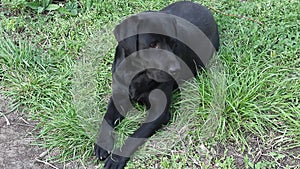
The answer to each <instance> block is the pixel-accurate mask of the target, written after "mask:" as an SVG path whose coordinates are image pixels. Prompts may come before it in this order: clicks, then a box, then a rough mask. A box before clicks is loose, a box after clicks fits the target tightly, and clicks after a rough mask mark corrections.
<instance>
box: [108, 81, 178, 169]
mask: <svg viewBox="0 0 300 169" xmlns="http://www.w3.org/2000/svg"><path fill="white" fill-rule="evenodd" d="M172 90H173V83H171V82H169V83H165V84H162V85H160V86H159V88H158V90H157V89H155V90H153V91H152V92H151V94H150V96H149V103H150V105H151V107H150V108H149V109H148V112H147V113H148V114H147V118H146V120H145V122H144V123H142V125H141V126H140V128H139V129H137V130H136V131H135V132H134V133H133V134H132V135H131V136H130V137H129V138H128V139H127V140H126V141H125V143H124V144H123V146H122V147H121V148H120V149H117V150H115V151H114V152H113V154H112V156H111V157H110V158H107V161H106V162H105V166H104V168H105V169H123V168H124V167H125V165H126V163H127V161H128V160H129V159H130V156H131V155H132V154H133V153H134V152H135V151H136V150H137V149H138V148H139V147H140V146H141V145H142V144H144V143H145V141H146V140H147V138H149V137H151V136H152V135H153V134H154V133H155V132H156V131H157V130H158V129H160V128H161V127H162V125H163V124H167V123H168V122H169V120H170V113H169V108H170V103H171V97H172Z"/></svg>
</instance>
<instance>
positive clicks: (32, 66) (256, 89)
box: [0, 0, 300, 169]
mask: <svg viewBox="0 0 300 169" xmlns="http://www.w3.org/2000/svg"><path fill="white" fill-rule="evenodd" d="M31 2H33V1H31ZM34 2H36V3H29V4H28V3H27V1H26V0H2V1H1V2H0V34H1V39H0V64H1V66H0V85H1V86H3V90H2V91H0V92H1V93H2V94H5V95H7V96H9V97H10V98H11V99H12V100H13V104H12V105H11V106H12V108H13V109H17V110H19V111H23V112H25V113H26V114H27V115H28V117H30V118H32V119H35V120H38V121H39V124H38V126H36V128H37V131H38V132H37V133H36V138H37V144H38V145H39V146H42V147H45V148H46V149H49V150H50V151H55V152H59V153H56V155H55V156H53V157H52V158H53V159H52V161H59V162H67V161H71V160H78V159H80V160H81V161H82V163H83V164H82V165H86V164H87V165H91V164H96V166H98V167H101V166H102V165H103V163H99V164H98V163H96V159H95V158H94V157H93V144H94V142H95V140H96V137H97V132H98V131H97V130H98V126H99V124H100V122H101V121H102V116H103V114H104V113H105V110H106V106H107V103H108V98H109V96H110V94H111V89H110V85H111V65H112V61H113V60H112V59H113V57H114V50H115V49H114V48H115V45H116V43H117V42H116V40H115V39H114V36H113V32H112V31H113V29H114V27H115V26H116V25H117V24H118V23H120V21H122V19H124V18H126V16H129V15H131V14H135V13H138V12H141V11H145V10H159V9H161V8H162V7H164V6H166V5H168V4H170V3H171V2H173V1H171V0H168V1H163V0H147V1H141V0H137V1H133V0H129V1H118V0H114V1H101V0H95V1H93V0H74V1H53V2H52V3H51V1H47V0H36V1H34ZM47 2H48V3H49V2H50V4H51V5H50V7H51V8H50V7H49V6H48V3H47ZM195 2H198V3H200V4H203V5H205V6H207V7H208V8H210V9H211V11H212V13H213V15H214V17H215V19H216V22H217V24H218V26H219V31H220V42H221V45H220V50H219V52H218V54H217V56H216V58H215V59H213V61H212V63H211V66H210V67H209V68H208V69H207V71H205V72H203V73H202V74H199V76H198V77H197V78H196V79H195V80H194V81H192V82H189V83H187V84H186V88H185V89H184V90H183V91H184V92H183V94H182V95H181V96H179V95H176V94H175V97H174V103H173V106H172V120H171V122H170V124H168V125H166V126H165V127H164V128H163V129H162V130H160V131H159V132H158V133H157V134H155V136H153V137H152V138H151V139H150V140H149V141H148V142H147V144H146V145H145V146H144V147H143V148H141V150H140V151H139V152H137V153H136V155H135V156H134V157H133V158H132V160H130V162H129V163H128V168H159V167H160V168H230V169H231V168H297V167H298V166H300V153H299V152H300V103H299V102H300V49H299V46H300V14H299V8H300V2H299V1H298V0H289V1H279V0H244V1H241V0H232V1H226V0H219V1H209V0H202V1H195ZM57 4H59V6H57ZM47 6H48V8H47ZM58 7H60V8H58ZM138 111H140V113H138V114H136V112H132V113H130V114H129V117H128V118H127V119H126V120H124V121H123V122H122V123H121V124H120V126H118V128H117V136H118V140H119V143H122V141H123V140H124V138H126V137H127V136H128V135H129V134H130V133H132V132H133V131H134V129H135V128H136V127H137V126H138V124H139V121H140V120H141V119H142V118H143V117H144V114H145V113H144V109H143V108H139V109H138Z"/></svg>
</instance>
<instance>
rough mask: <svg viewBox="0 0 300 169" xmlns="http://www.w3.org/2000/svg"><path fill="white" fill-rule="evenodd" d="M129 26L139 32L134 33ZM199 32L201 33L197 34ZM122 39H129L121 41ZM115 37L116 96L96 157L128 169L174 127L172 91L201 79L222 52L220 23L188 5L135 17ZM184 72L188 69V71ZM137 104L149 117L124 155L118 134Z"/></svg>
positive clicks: (111, 167)
mask: <svg viewBox="0 0 300 169" xmlns="http://www.w3.org/2000/svg"><path fill="white" fill-rule="evenodd" d="M149 16H150V17H149ZM165 16H166V17H165ZM149 18H150V19H149ZM166 18H171V19H167V20H166ZM158 22H160V23H158ZM122 24H123V25H126V24H127V25H126V26H125V27H122ZM128 25H129V26H132V27H134V28H132V30H129V29H130V28H128ZM195 27H196V28H197V29H198V30H200V34H199V32H198V33H195V31H193V30H195ZM141 29H144V30H141ZM150 29H151V30H153V29H156V30H154V31H149V30H150ZM157 29H158V30H157ZM130 31H132V32H133V34H130V33H128V32H130ZM170 32H171V33H170ZM201 32H202V33H203V34H202V35H201ZM122 34H126V35H124V36H123V37H121V38H120V35H122ZM203 35H204V36H203ZM115 36H116V38H117V40H118V46H117V48H116V53H115V58H114V62H113V66H112V72H113V84H112V97H111V98H110V102H109V105H108V107H107V112H106V114H105V116H104V119H103V122H102V124H101V127H100V131H99V136H98V139H97V142H96V144H95V154H96V156H97V157H98V158H99V159H100V160H105V159H106V162H105V166H104V168H106V169H121V168H124V167H125V165H126V163H127V162H128V160H129V159H130V156H131V155H132V154H133V153H134V152H135V151H136V150H137V149H138V147H139V146H141V145H142V144H143V143H144V142H145V141H146V139H147V138H149V137H151V136H152V135H153V134H154V133H155V132H156V131H157V130H158V129H160V128H161V127H162V125H164V124H167V123H168V122H169V119H170V112H169V107H170V104H171V97H172V92H173V91H174V90H175V89H177V88H178V85H179V83H180V81H181V80H186V77H188V75H186V74H185V73H187V72H188V73H190V74H192V76H195V75H196V74H197V70H201V69H202V68H204V67H205V64H206V63H207V61H208V60H209V58H211V57H212V55H213V53H214V52H215V51H217V50H218V48H219V33H218V29H217V24H216V22H215V20H214V18H213V16H212V14H211V13H210V11H209V10H208V9H207V8H205V7H203V6H201V5H199V4H196V3H193V2H187V1H184V2H176V3H173V4H171V5H169V6H167V7H165V8H164V9H162V10H160V11H156V12H155V11H149V12H143V13H141V14H139V15H137V16H134V17H132V20H130V19H129V20H126V21H124V22H123V23H121V24H120V25H119V26H118V27H117V28H116V30H115ZM203 41H208V43H202V42H203ZM125 62H126V63H125ZM184 67H185V68H188V70H187V71H185V72H184V71H183V69H184ZM182 72H183V73H182ZM188 73H187V74H188ZM132 102H137V103H140V104H143V105H145V106H146V108H147V113H148V114H147V117H146V119H145V122H143V123H142V124H141V126H140V128H138V129H137V130H136V131H135V132H134V133H133V134H132V135H131V136H130V137H129V138H128V139H127V140H126V141H125V143H124V145H123V146H122V147H121V148H120V150H119V149H116V150H113V147H114V137H113V132H114V131H113V130H114V128H115V127H116V125H117V124H118V123H119V122H120V121H122V120H123V119H124V117H125V115H126V112H127V111H129V110H130V109H131V108H132V106H131V103H132ZM112 151H113V152H112Z"/></svg>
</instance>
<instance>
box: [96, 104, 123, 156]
mask: <svg viewBox="0 0 300 169" xmlns="http://www.w3.org/2000/svg"><path fill="white" fill-rule="evenodd" d="M123 119H124V117H123V116H122V115H121V114H120V112H119V111H118V110H117V108H116V106H115V103H114V101H113V99H112V98H110V101H109V104H108V107H107V111H106V114H105V115H104V118H103V121H102V124H101V127H100V131H99V135H98V138H97V141H96V143H95V147H94V151H95V155H96V156H97V157H98V158H99V159H100V160H105V159H106V158H107V157H108V156H109V154H110V152H111V151H112V149H113V146H114V137H113V130H114V128H115V127H116V125H117V124H118V123H119V122H120V121H121V120H123Z"/></svg>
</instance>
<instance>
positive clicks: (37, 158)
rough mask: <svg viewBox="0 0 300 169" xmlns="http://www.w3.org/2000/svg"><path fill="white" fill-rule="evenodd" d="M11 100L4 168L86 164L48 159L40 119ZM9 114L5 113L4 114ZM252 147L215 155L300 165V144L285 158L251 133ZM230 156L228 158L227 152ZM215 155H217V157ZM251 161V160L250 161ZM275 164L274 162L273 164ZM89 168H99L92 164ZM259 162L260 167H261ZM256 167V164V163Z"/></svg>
mask: <svg viewBox="0 0 300 169" xmlns="http://www.w3.org/2000/svg"><path fill="white" fill-rule="evenodd" d="M9 104H10V101H9V99H8V98H7V97H5V96H3V95H0V112H1V118H0V139H1V142H0V147H1V149H0V168H1V169H12V168H15V169H21V168H30V169H53V168H67V169H73V168H74V169H76V168H84V167H83V166H82V165H81V164H80V162H78V161H72V162H69V163H67V164H60V163H57V162H56V163H55V162H51V161H48V160H47V159H48V158H50V157H51V156H53V152H52V154H48V151H47V150H46V149H44V148H41V147H39V146H36V145H34V144H35V143H36V142H37V140H36V137H35V136H34V135H35V133H36V132H37V131H36V130H35V127H36V125H37V122H36V121H33V120H28V119H27V118H26V117H25V115H24V114H23V113H21V112H17V111H13V112H11V110H10V108H9ZM4 115H5V116H4ZM247 141H248V143H249V145H250V147H251V149H249V150H248V151H247V152H248V153H246V154H241V152H240V150H239V148H238V147H237V145H235V144H230V142H228V143H227V144H226V145H223V144H217V145H216V146H215V147H214V148H213V149H214V152H215V153H214V154H215V155H216V156H215V157H217V158H219V159H222V158H223V160H224V161H225V160H234V163H235V166H236V167H239V168H245V161H246V160H245V159H244V157H245V155H246V156H248V157H249V159H251V161H254V162H255V163H256V166H257V164H258V165H259V164H260V161H269V162H270V163H271V162H272V161H273V162H274V164H273V166H274V167H275V168H286V167H287V166H289V167H290V168H297V167H298V166H300V159H299V158H297V155H298V154H299V152H300V148H294V149H291V150H288V151H283V152H281V154H284V156H282V157H283V158H277V159H276V158H275V157H273V156H270V152H277V150H274V149H272V147H265V145H260V144H261V140H260V139H259V138H257V137H254V136H253V137H249V139H248V140H247ZM225 154H226V155H227V156H228V157H230V158H229V159H227V158H224V155H225ZM278 154H280V153H278ZM213 158H214V157H213ZM248 165H251V164H248ZM269 165H270V166H272V164H269ZM85 167H86V168H90V169H92V168H98V167H96V166H93V165H90V166H88V167H87V166H85ZM215 167H216V168H223V167H222V166H218V165H216V166H215ZM260 167H261V166H259V167H258V168H260ZM253 168H255V165H253Z"/></svg>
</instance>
